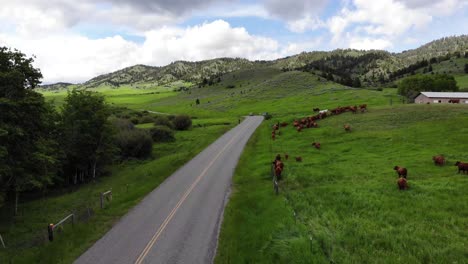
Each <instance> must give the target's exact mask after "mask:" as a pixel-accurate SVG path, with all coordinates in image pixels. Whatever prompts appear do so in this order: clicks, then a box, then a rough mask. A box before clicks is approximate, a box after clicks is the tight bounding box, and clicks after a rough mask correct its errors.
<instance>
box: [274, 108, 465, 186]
mask: <svg viewBox="0 0 468 264" xmlns="http://www.w3.org/2000/svg"><path fill="white" fill-rule="evenodd" d="M358 109H359V110H360V112H361V113H364V112H366V111H367V105H366V104H362V105H360V106H359V108H358V107H357V106H346V107H341V106H340V107H337V108H335V109H332V110H320V109H319V108H314V109H313V111H314V112H318V113H317V114H315V115H312V116H308V117H304V118H302V119H300V120H294V122H293V126H294V127H295V129H296V131H297V132H301V131H302V129H304V128H317V127H318V124H317V121H318V120H320V119H324V118H326V117H328V116H332V115H339V114H342V113H345V112H352V113H353V114H355V113H357V111H358ZM286 126H288V123H287V122H281V123H280V122H278V123H277V124H275V125H273V131H272V132H271V138H272V140H275V138H276V135H277V134H278V135H281V132H280V130H279V129H280V127H286ZM343 127H344V130H345V131H346V132H351V125H349V124H345V125H344V126H343ZM312 146H313V147H315V148H316V149H320V147H321V145H320V143H319V142H313V143H312ZM284 158H285V160H288V158H289V155H288V154H284ZM295 159H296V161H297V162H302V157H300V156H296V157H295ZM432 160H433V161H434V164H435V165H437V166H444V165H445V163H446V160H445V157H444V156H442V155H438V156H433V157H432ZM455 166H457V167H458V173H460V172H463V173H464V174H468V163H464V162H460V161H457V162H456V163H455ZM272 169H273V171H274V175H275V176H276V179H277V180H278V181H280V180H281V179H282V172H283V170H284V163H283V161H282V160H281V155H280V154H277V155H276V157H275V160H274V161H273V162H272ZM393 169H394V170H395V171H396V173H397V174H398V180H397V186H398V188H399V189H400V190H406V189H408V182H407V176H408V170H407V169H406V168H403V167H400V166H395V167H394V168H393Z"/></svg>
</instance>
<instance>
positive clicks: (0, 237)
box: [0, 234, 6, 248]
mask: <svg viewBox="0 0 468 264" xmlns="http://www.w3.org/2000/svg"><path fill="white" fill-rule="evenodd" d="M0 242H2V246H3V248H6V247H5V242H3V237H2V235H1V234H0Z"/></svg>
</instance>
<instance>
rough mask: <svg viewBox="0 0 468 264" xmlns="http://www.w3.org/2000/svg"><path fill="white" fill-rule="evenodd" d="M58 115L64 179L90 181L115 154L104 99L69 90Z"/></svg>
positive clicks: (91, 93) (94, 94)
mask: <svg viewBox="0 0 468 264" xmlns="http://www.w3.org/2000/svg"><path fill="white" fill-rule="evenodd" d="M61 115H62V118H61V131H62V133H63V134H62V137H61V146H62V147H63V149H64V152H65V159H64V175H65V176H64V180H65V181H66V182H68V183H72V184H77V183H78V182H81V183H82V182H85V181H87V180H89V179H94V178H95V177H96V176H97V175H98V174H100V173H101V172H103V170H104V169H105V167H106V166H107V165H108V164H110V163H111V162H112V158H113V155H114V152H115V146H114V143H113V129H112V125H111V124H110V122H109V120H108V119H109V115H110V109H109V107H108V106H107V104H106V103H105V101H104V97H103V96H102V95H99V94H98V93H95V92H90V91H85V90H73V91H71V92H70V93H69V94H68V96H67V98H66V99H65V103H64V105H63V107H62V113H61Z"/></svg>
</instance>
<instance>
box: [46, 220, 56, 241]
mask: <svg viewBox="0 0 468 264" xmlns="http://www.w3.org/2000/svg"><path fill="white" fill-rule="evenodd" d="M47 233H48V234H49V241H51V242H52V241H54V224H49V225H48V226H47Z"/></svg>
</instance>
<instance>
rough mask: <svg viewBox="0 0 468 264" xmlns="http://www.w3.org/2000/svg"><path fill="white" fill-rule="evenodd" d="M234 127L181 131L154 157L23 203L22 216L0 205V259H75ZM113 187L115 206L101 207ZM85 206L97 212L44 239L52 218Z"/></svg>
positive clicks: (160, 145)
mask: <svg viewBox="0 0 468 264" xmlns="http://www.w3.org/2000/svg"><path fill="white" fill-rule="evenodd" d="M229 127H230V126H229V125H223V126H205V127H202V128H198V127H194V128H193V129H192V130H190V131H179V132H177V133H176V139H177V140H176V141H175V142H171V143H158V144H155V145H154V149H153V159H151V160H146V161H130V162H126V163H124V164H120V165H117V166H115V167H114V168H112V176H109V177H101V178H98V180H97V181H96V182H94V183H89V184H87V185H83V186H81V187H80V188H79V189H76V190H69V191H66V190H64V192H61V193H56V194H53V195H49V196H48V197H46V198H40V199H36V200H33V201H29V202H22V203H20V206H19V210H20V211H19V216H17V217H14V218H12V217H11V208H9V207H5V208H1V211H0V234H2V236H3V238H4V239H5V243H6V245H7V247H8V248H7V249H6V250H3V249H2V250H0V263H71V262H73V260H74V259H75V258H76V257H78V256H79V255H80V254H81V253H82V252H84V251H85V250H86V249H87V248H88V247H89V246H91V245H92V244H93V242H94V241H96V240H97V239H99V238H100V237H101V236H102V235H104V234H105V232H106V231H107V230H108V229H110V228H111V227H112V225H113V224H114V223H115V222H116V221H117V220H118V219H119V217H120V216H122V215H124V214H125V213H126V212H127V211H128V210H129V209H130V208H132V207H133V206H134V205H136V204H137V203H138V202H139V201H140V200H141V199H142V198H143V197H144V195H145V194H147V193H148V192H150V191H151V190H153V189H154V188H156V187H157V186H158V185H159V184H160V183H161V182H162V181H163V180H164V179H165V178H166V177H168V176H170V175H171V174H172V173H173V172H174V171H175V170H177V169H178V168H179V167H180V166H181V165H183V164H184V163H186V162H187V161H189V160H190V159H191V158H192V157H194V156H195V155H196V154H197V153H198V152H200V151H201V150H203V149H204V148H205V147H206V146H208V145H209V144H210V143H211V142H213V141H214V140H215V139H217V138H218V137H219V136H221V135H222V134H223V133H224V132H226V131H227V130H228V129H229ZM175 149H177V150H178V151H174V150H175ZM127 185H128V186H127ZM110 188H112V191H113V200H112V202H111V204H110V206H108V207H106V208H105V209H104V210H102V209H99V193H100V192H102V191H105V190H109V189H110ZM86 207H90V208H92V210H93V211H94V213H95V214H94V216H93V217H91V218H90V219H89V221H88V222H86V223H83V222H80V223H78V224H76V225H75V226H74V227H73V228H72V227H71V225H70V224H67V225H66V226H65V227H64V231H63V233H60V234H58V235H56V237H55V240H54V242H53V243H48V242H46V243H44V244H42V243H40V242H41V241H44V240H45V236H44V235H45V234H42V235H41V231H43V232H45V231H46V225H47V224H48V223H50V222H54V223H56V222H57V221H58V220H60V219H61V218H63V217H64V216H66V215H68V214H69V213H70V212H71V211H76V210H82V209H84V208H86ZM35 241H36V242H35ZM37 243H39V244H37Z"/></svg>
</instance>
